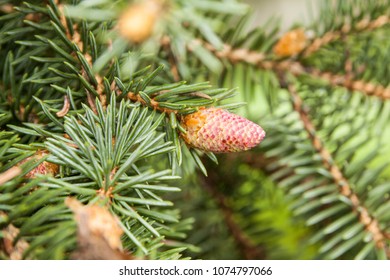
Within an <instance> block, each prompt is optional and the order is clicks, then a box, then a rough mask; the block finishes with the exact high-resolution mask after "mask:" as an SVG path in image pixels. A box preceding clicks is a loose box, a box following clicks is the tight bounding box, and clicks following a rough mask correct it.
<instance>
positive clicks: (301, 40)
mask: <svg viewBox="0 0 390 280" xmlns="http://www.w3.org/2000/svg"><path fill="white" fill-rule="evenodd" d="M306 42H307V38H306V35H305V32H304V30H303V29H301V28H299V29H294V30H291V31H289V32H287V33H286V34H284V35H283V36H282V37H281V38H280V39H279V41H278V42H277V43H276V45H275V47H274V53H275V54H276V55H277V56H293V55H296V54H298V53H300V52H301V51H302V50H303V49H304V48H305V47H306Z"/></svg>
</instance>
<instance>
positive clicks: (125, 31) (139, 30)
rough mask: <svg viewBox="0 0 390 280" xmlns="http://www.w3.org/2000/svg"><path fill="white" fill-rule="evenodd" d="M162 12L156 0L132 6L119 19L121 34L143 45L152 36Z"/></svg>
mask: <svg viewBox="0 0 390 280" xmlns="http://www.w3.org/2000/svg"><path fill="white" fill-rule="evenodd" d="M160 11H161V5H160V3H158V2H157V1H156V0H148V1H143V2H141V3H137V4H133V5H130V6H129V7H128V8H127V9H126V10H125V11H124V12H123V13H122V15H121V17H120V18H119V21H118V30H119V33H120V34H121V35H122V36H123V37H124V38H126V39H128V40H129V41H131V42H133V43H142V42H143V41H145V40H146V39H148V38H149V37H150V36H151V35H152V33H153V30H154V26H155V24H156V21H157V17H158V15H159V13H160Z"/></svg>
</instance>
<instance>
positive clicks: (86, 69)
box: [53, 1, 107, 113]
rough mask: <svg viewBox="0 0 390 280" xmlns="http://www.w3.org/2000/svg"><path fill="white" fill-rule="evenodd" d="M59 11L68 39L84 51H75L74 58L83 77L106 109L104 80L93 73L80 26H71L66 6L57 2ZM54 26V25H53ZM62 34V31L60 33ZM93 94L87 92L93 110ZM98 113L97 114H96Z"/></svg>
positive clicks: (91, 60)
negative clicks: (78, 63) (79, 65)
mask: <svg viewBox="0 0 390 280" xmlns="http://www.w3.org/2000/svg"><path fill="white" fill-rule="evenodd" d="M56 5H57V9H58V11H59V13H60V15H59V16H60V19H59V20H60V22H61V24H62V27H63V28H64V29H65V33H66V37H67V39H68V40H69V41H70V42H71V43H72V44H75V45H76V46H77V48H78V49H79V50H80V51H83V53H81V52H80V51H73V52H72V56H73V57H74V58H75V59H78V60H79V61H80V63H81V75H82V77H83V78H84V79H85V80H87V81H89V82H90V83H91V84H92V85H93V86H94V88H95V90H96V92H97V94H98V97H99V100H100V102H101V103H102V105H103V107H106V105H107V97H106V95H105V94H104V84H103V78H102V77H101V76H100V75H99V74H97V73H93V72H92V68H93V58H92V56H91V54H89V53H88V52H87V51H86V49H85V47H84V43H83V41H82V36H81V34H80V32H79V28H80V27H79V26H78V24H73V25H72V27H70V26H69V24H70V22H69V21H68V20H67V19H66V17H65V12H64V5H62V4H60V2H59V1H56ZM53 25H54V23H53ZM60 32H61V31H60ZM91 94H92V93H91V92H87V100H88V103H89V105H90V106H91V108H95V106H94V102H92V95H91ZM95 113H96V112H95Z"/></svg>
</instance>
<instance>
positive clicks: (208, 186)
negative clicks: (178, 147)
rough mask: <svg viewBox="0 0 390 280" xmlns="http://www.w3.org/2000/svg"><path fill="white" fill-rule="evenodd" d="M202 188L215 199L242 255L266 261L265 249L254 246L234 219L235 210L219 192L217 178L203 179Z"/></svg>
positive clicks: (250, 258)
mask: <svg viewBox="0 0 390 280" xmlns="http://www.w3.org/2000/svg"><path fill="white" fill-rule="evenodd" d="M201 180H202V186H203V188H204V189H205V190H206V191H207V193H209V195H210V196H211V197H212V198H213V199H214V201H215V203H216V204H217V205H218V208H219V209H220V211H221V212H222V215H223V218H224V220H225V223H226V225H227V227H228V229H229V230H230V232H231V233H232V236H233V237H234V240H235V241H236V244H237V247H238V249H239V251H240V252H241V254H242V255H243V256H244V257H245V258H246V259H247V260H253V259H260V260H261V259H265V258H266V255H265V252H264V250H263V248H261V247H259V246H256V245H255V244H252V241H251V240H250V239H249V238H248V236H247V235H246V234H245V233H244V232H243V231H242V230H241V228H240V226H239V225H238V224H237V223H236V222H235V220H234V217H233V213H234V212H233V210H232V209H231V208H230V207H229V206H228V205H227V204H226V198H225V197H224V195H223V194H222V193H221V192H219V191H218V189H217V182H216V178H214V177H213V176H209V178H208V179H206V178H202V179H201Z"/></svg>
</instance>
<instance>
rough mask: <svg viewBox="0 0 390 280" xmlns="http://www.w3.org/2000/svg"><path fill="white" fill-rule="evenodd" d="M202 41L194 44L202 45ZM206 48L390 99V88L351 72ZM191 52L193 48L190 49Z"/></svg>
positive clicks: (236, 59) (232, 58)
mask: <svg viewBox="0 0 390 280" xmlns="http://www.w3.org/2000/svg"><path fill="white" fill-rule="evenodd" d="M200 42H201V41H200V40H197V41H196V42H194V43H195V44H200ZM204 47H205V48H207V49H208V50H210V51H211V52H213V53H214V54H215V55H216V56H217V57H219V58H221V59H228V60H229V61H231V62H232V63H237V62H244V63H248V64H251V65H255V66H257V67H259V68H262V69H265V70H273V71H274V72H276V73H282V74H283V73H286V72H289V73H291V74H293V75H294V76H301V75H309V76H312V77H315V78H320V79H323V80H325V81H327V82H328V83H329V84H330V85H332V86H341V87H345V88H347V89H349V90H352V91H360V92H362V93H364V94H366V95H369V96H377V97H379V98H382V99H389V98H390V87H384V86H383V85H381V84H376V83H372V82H366V81H363V80H353V77H352V74H351V72H349V73H347V74H346V75H341V74H334V73H331V72H321V71H320V70H318V69H315V68H309V67H305V66H303V65H302V64H301V63H300V62H299V61H295V60H289V59H286V60H281V61H271V60H267V59H266V57H265V54H263V53H257V52H255V51H251V50H248V49H244V48H241V49H233V48H232V47H231V46H228V45H225V46H224V47H223V49H222V50H219V51H218V50H216V49H215V48H214V47H213V46H212V45H210V44H209V43H204ZM189 49H190V50H191V49H192V48H191V47H189Z"/></svg>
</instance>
